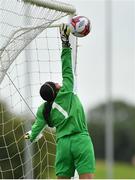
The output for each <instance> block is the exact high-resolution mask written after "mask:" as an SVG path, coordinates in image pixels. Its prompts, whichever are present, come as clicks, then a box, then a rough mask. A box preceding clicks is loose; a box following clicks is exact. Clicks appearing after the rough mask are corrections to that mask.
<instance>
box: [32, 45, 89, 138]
mask: <svg viewBox="0 0 135 180" xmlns="http://www.w3.org/2000/svg"><path fill="white" fill-rule="evenodd" d="M61 61H62V78H63V83H62V84H63V85H62V87H61V88H60V90H59V92H58V94H57V96H56V98H55V100H54V102H53V104H52V109H51V112H50V118H49V121H50V122H51V124H53V126H54V127H56V137H57V139H59V138H61V137H63V136H66V135H71V134H76V133H84V134H88V130H87V124H86V118H85V113H84V110H83V107H82V104H81V102H80V100H79V98H78V97H77V95H76V94H75V93H74V73H73V68H72V58H71V49H70V48H63V49H62V54H61ZM43 110H44V103H43V104H41V106H40V107H39V108H38V110H37V114H36V121H35V123H34V124H33V126H32V132H31V135H30V140H31V141H33V140H35V138H36V137H37V136H38V135H39V134H40V132H41V131H42V130H43V129H44V127H45V126H46V125H47V122H46V120H45V119H44V116H43Z"/></svg>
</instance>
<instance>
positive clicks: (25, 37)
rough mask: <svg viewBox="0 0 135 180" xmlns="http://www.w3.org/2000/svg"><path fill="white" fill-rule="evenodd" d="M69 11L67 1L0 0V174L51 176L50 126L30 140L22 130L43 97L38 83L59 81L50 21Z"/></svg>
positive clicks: (56, 44) (55, 38)
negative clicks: (39, 137) (25, 137)
mask: <svg viewBox="0 0 135 180" xmlns="http://www.w3.org/2000/svg"><path fill="white" fill-rule="evenodd" d="M74 13H75V9H74V8H73V7H72V6H71V5H68V4H65V3H62V2H60V3H59V2H58V1H53V0H50V1H49V0H42V1H41V0H22V1H21V0H12V1H9V0H1V1H0V178H1V179H22V178H29V179H32V178H34V179H48V178H55V167H54V161H55V150H56V149H55V141H56V140H55V133H54V131H55V130H54V129H50V128H48V129H46V130H44V131H43V136H42V138H41V139H39V140H38V141H37V142H35V143H30V142H29V141H25V140H24V134H25V133H26V132H27V131H29V130H30V128H31V125H32V123H33V122H34V120H35V113H36V110H37V107H38V106H39V105H40V104H41V103H42V99H41V98H40V97H39V89H40V86H41V85H42V84H43V83H44V82H45V81H48V80H52V81H56V82H58V83H61V81H62V78H61V62H60V53H61V42H60V37H59V29H58V28H56V27H55V26H56V25H55V24H59V23H60V22H61V21H64V20H65V17H66V16H68V15H70V14H74ZM63 18H64V19H63ZM53 26H54V27H53ZM51 27H53V28H51Z"/></svg>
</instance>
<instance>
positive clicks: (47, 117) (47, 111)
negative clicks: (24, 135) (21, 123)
mask: <svg viewBox="0 0 135 180" xmlns="http://www.w3.org/2000/svg"><path fill="white" fill-rule="evenodd" d="M51 109H52V102H51V103H50V102H46V103H44V109H43V116H44V119H45V121H46V122H47V124H48V126H49V127H53V125H52V123H51V122H50V112H51Z"/></svg>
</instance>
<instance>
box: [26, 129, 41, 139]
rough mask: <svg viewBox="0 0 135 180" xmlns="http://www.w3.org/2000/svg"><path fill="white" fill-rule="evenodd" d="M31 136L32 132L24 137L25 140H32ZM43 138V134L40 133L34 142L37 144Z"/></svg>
mask: <svg viewBox="0 0 135 180" xmlns="http://www.w3.org/2000/svg"><path fill="white" fill-rule="evenodd" d="M30 135H31V130H30V131H28V132H27V133H26V134H25V135H24V138H25V139H30ZM42 136H43V134H42V133H40V134H39V135H38V136H37V137H36V138H35V140H34V142H37V141H38V140H39V139H41V138H42Z"/></svg>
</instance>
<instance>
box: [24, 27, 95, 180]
mask: <svg viewBox="0 0 135 180" xmlns="http://www.w3.org/2000/svg"><path fill="white" fill-rule="evenodd" d="M60 35H61V40H62V54H61V62H62V78H63V85H62V87H61V86H60V85H59V84H58V83H54V82H46V83H45V84H43V85H42V86H41V88H40V95H41V97H42V98H43V99H44V100H45V101H46V102H45V103H43V104H42V105H41V106H40V107H39V108H38V111H37V118H36V121H35V123H34V124H33V126H32V131H31V134H28V133H27V134H26V135H25V138H26V139H27V138H29V139H30V141H31V142H32V141H34V140H35V139H36V137H37V136H38V135H39V134H40V133H41V131H42V130H43V128H44V127H45V126H46V125H48V126H49V127H56V138H57V149H56V162H55V166H56V175H57V177H58V178H59V179H66V178H71V177H73V176H74V172H75V169H76V170H77V172H78V174H79V178H80V179H92V178H93V175H94V170H95V158H94V150H93V145H92V142H91V138H90V136H89V133H88V129H87V124H86V118H85V114H84V110H83V107H82V104H81V102H80V101H79V98H78V97H77V95H76V94H75V93H74V75H73V69H72V58H71V48H70V43H69V28H68V26H67V25H65V24H62V26H61V27H60Z"/></svg>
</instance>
